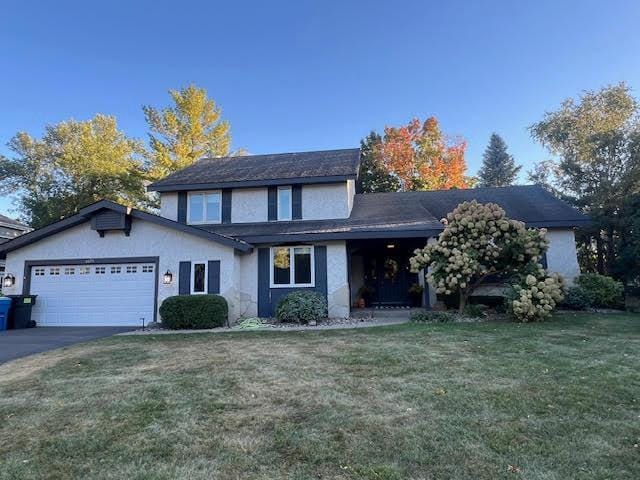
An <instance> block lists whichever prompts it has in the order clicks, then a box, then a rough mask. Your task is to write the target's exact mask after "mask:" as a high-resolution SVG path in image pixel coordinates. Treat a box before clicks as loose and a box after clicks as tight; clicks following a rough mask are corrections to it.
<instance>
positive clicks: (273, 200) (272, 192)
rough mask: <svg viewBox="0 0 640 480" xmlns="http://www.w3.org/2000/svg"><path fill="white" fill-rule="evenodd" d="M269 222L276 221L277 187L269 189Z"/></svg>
mask: <svg viewBox="0 0 640 480" xmlns="http://www.w3.org/2000/svg"><path fill="white" fill-rule="evenodd" d="M268 196H269V197H268V208H269V221H270V222H271V221H274V220H278V187H269V194H268Z"/></svg>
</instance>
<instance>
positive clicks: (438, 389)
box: [436, 387, 447, 395]
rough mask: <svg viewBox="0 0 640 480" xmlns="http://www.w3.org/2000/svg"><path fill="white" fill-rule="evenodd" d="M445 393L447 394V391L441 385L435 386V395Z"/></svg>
mask: <svg viewBox="0 0 640 480" xmlns="http://www.w3.org/2000/svg"><path fill="white" fill-rule="evenodd" d="M446 394H447V391H446V390H445V389H444V388H442V387H440V388H436V395H446Z"/></svg>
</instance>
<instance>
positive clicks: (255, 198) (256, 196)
mask: <svg viewBox="0 0 640 480" xmlns="http://www.w3.org/2000/svg"><path fill="white" fill-rule="evenodd" d="M268 196H269V194H268V190H267V189H266V188H242V189H240V188H236V189H234V190H233V192H232V193H231V222H232V223H247V222H266V221H268V219H269V218H268Z"/></svg>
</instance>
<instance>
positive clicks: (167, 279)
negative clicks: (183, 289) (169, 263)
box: [164, 270, 173, 285]
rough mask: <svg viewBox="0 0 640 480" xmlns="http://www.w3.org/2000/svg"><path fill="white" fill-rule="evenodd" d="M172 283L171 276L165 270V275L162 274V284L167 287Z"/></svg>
mask: <svg viewBox="0 0 640 480" xmlns="http://www.w3.org/2000/svg"><path fill="white" fill-rule="evenodd" d="M172 281H173V274H172V273H171V272H170V271H169V270H167V273H165V274H164V284H165V285H169V284H170V283H171V282H172Z"/></svg>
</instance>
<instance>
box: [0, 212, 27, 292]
mask: <svg viewBox="0 0 640 480" xmlns="http://www.w3.org/2000/svg"><path fill="white" fill-rule="evenodd" d="M30 231H31V228H29V227H27V226H26V225H23V224H21V223H20V222H16V221H15V220H12V219H11V218H9V217H5V216H4V215H0V245H2V244H3V243H6V242H8V241H9V240H13V239H14V238H16V237H18V236H20V235H22V234H23V233H26V232H30ZM4 269H5V267H4V259H3V258H1V257H0V291H2V278H3V277H4Z"/></svg>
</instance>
